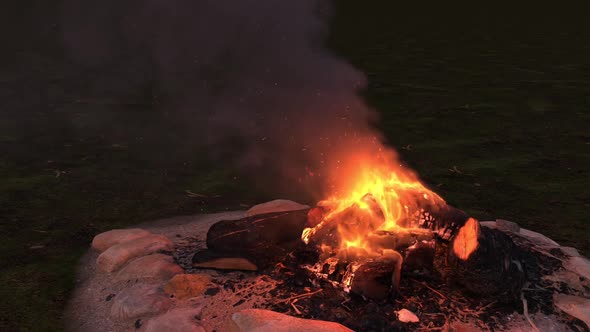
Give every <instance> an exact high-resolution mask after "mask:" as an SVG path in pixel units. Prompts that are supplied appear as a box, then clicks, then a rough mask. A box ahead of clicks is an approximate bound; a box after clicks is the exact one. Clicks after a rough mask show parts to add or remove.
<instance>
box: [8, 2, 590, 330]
mask: <svg viewBox="0 0 590 332" xmlns="http://www.w3.org/2000/svg"><path fill="white" fill-rule="evenodd" d="M29 2H31V1H29ZM39 3H43V5H39V4H37V7H35V8H37V10H39V11H40V12H42V13H44V14H43V15H42V18H39V19H40V20H41V21H40V23H39V24H40V26H41V25H42V24H41V23H43V24H45V25H46V26H51V24H50V23H52V21H51V20H54V19H55V18H54V17H53V16H52V15H51V12H52V11H51V10H50V9H47V8H45V9H43V8H44V7H43V6H49V7H50V6H51V5H49V4H48V3H49V2H39ZM39 6H41V7H39ZM478 6H479V4H478ZM39 8H41V9H43V10H40V9H39ZM461 8H462V9H461V10H456V9H454V8H442V7H441V8H431V7H429V8H428V10H426V7H424V6H420V4H415V5H412V4H399V3H394V2H391V1H372V2H371V3H363V4H362V5H361V4H360V3H359V2H358V1H353V0H339V1H337V6H336V7H335V15H334V20H333V24H332V30H331V34H330V36H329V40H328V45H329V47H330V48H331V49H332V50H333V52H335V53H336V54H338V55H340V56H342V57H344V58H345V59H346V60H347V61H349V62H350V63H351V64H352V65H354V66H355V67H357V68H358V69H359V70H361V71H362V72H364V73H366V75H367V77H368V82H369V84H368V87H367V89H366V90H365V91H363V96H364V97H365V99H366V100H367V102H368V103H369V104H370V105H371V106H372V107H374V108H375V109H376V110H377V111H378V112H379V114H380V115H381V119H380V121H379V122H378V123H377V124H376V125H377V126H378V127H379V128H380V129H381V130H382V131H383V133H384V134H385V136H386V138H387V139H388V140H389V141H390V142H391V144H392V145H394V146H395V147H397V148H398V150H399V151H400V154H401V157H402V158H403V160H404V161H405V162H407V163H408V164H410V165H411V166H412V167H413V168H414V169H416V170H417V171H418V173H419V174H420V175H421V177H422V178H423V179H424V181H425V182H427V183H428V184H429V185H430V186H431V187H432V188H433V189H435V190H436V191H437V192H439V193H440V194H441V195H442V196H443V197H445V198H446V199H447V200H448V202H450V203H451V204H453V205H455V206H457V207H459V208H462V209H464V210H466V211H468V212H469V213H471V214H472V215H474V216H476V217H478V218H481V219H490V218H505V219H511V220H514V221H517V222H519V223H520V224H521V225H523V226H524V227H527V228H530V229H533V230H537V231H541V232H543V233H545V234H547V235H549V236H551V237H552V238H554V239H555V240H557V241H558V242H560V243H563V244H566V245H573V246H576V247H577V248H580V249H581V250H582V251H583V252H584V253H586V254H590V240H589V239H590V237H588V236H587V234H588V232H589V230H590V225H588V223H586V218H587V217H586V210H587V209H588V207H590V191H589V190H588V189H587V188H589V187H590V175H589V170H588V165H590V135H589V134H588V127H590V112H588V108H589V107H590V97H588V96H590V70H589V69H590V67H589V65H588V61H587V60H586V59H588V58H590V54H589V53H590V48H589V47H588V46H587V45H590V43H588V41H590V31H589V30H588V29H587V28H585V26H584V25H583V22H584V21H583V20H578V18H579V17H578V15H577V14H571V13H559V15H558V13H555V10H558V9H555V8H552V9H551V10H549V9H543V8H541V7H539V6H537V7H535V8H540V9H535V11H534V12H531V11H530V9H527V8H519V7H512V8H510V10H500V9H495V10H496V11H494V10H491V9H490V8H487V9H485V10H480V9H477V8H469V7H461ZM531 8H532V7H531ZM543 10H545V11H543ZM580 12H581V13H583V11H580ZM45 13H49V14H45ZM565 14H567V15H565ZM580 15H581V14H580ZM43 20H46V21H43ZM24 22H25V23H26V20H25V21H24ZM3 24H13V25H15V26H18V24H23V23H22V22H21V21H20V20H19V21H18V22H14V21H11V20H10V19H7V20H3ZM45 25H43V26H45ZM14 29H15V28H14V27H13V26H10V27H9V28H6V29H3V30H5V31H12V30H14ZM24 33H25V36H24V37H23V36H21V37H19V38H18V40H16V41H14V45H16V46H14V52H13V54H14V55H15V56H14V57H11V56H10V54H11V53H10V52H4V53H3V55H2V56H3V58H2V61H1V64H2V68H0V69H1V70H2V73H3V74H6V75H5V77H8V78H9V79H8V80H7V81H6V80H2V81H0V98H1V100H3V101H4V102H5V103H4V104H5V105H4V107H3V109H2V112H3V113H2V115H3V120H2V121H1V122H0V149H1V151H2V154H1V155H0V216H1V219H0V285H2V286H0V312H2V315H0V330H2V331H12V330H22V331H37V330H39V331H53V330H60V329H61V328H62V322H61V314H62V310H63V307H64V305H65V303H66V301H67V298H68V296H69V292H70V291H71V289H72V287H73V285H74V279H75V268H76V262H77V260H78V259H79V257H80V255H81V254H82V253H83V252H84V251H85V250H86V249H87V248H88V245H89V243H90V241H91V239H92V237H93V236H94V235H95V234H97V233H98V232H101V231H104V230H107V229H111V228H114V227H124V226H128V225H133V224H136V223H139V222H141V221H145V220H149V219H154V218H160V217H165V216H172V215H178V214H191V213H198V212H208V211H214V210H222V209H235V208H238V207H239V206H240V204H243V203H246V204H251V203H252V202H255V201H259V200H262V199H264V198H268V197H269V195H265V194H264V193H260V192H257V191H256V190H252V189H251V188H254V186H253V185H252V184H250V183H248V180H247V178H245V177H243V176H240V174H239V173H237V171H236V170H235V169H233V168H232V167H231V165H228V164H226V163H219V162H218V163H211V162H205V161H203V160H202V158H200V156H201V155H202V153H204V151H199V150H198V149H197V148H196V147H194V146H191V145H190V144H187V142H190V137H183V136H182V135H180V134H177V131H175V130H174V127H173V124H167V123H166V121H164V120H163V119H162V118H161V117H160V115H159V114H158V113H157V112H154V111H153V110H152V109H151V108H150V107H151V106H150V105H152V101H151V100H149V98H147V97H145V96H143V95H141V93H138V96H131V97H129V99H130V100H131V101H133V103H131V104H130V105H116V104H115V105H110V104H108V103H107V104H100V103H98V104H97V103H92V102H86V103H77V102H73V100H74V99H85V100H89V101H92V100H104V99H106V100H112V99H113V98H115V97H118V96H114V97H113V96H110V95H109V92H108V91H107V92H104V93H103V94H98V95H97V94H92V93H90V92H89V90H85V88H84V86H85V84H80V83H81V82H86V81H88V80H89V77H90V78H91V76H89V77H84V76H83V75H80V74H79V73H72V72H70V69H69V64H68V63H66V62H65V61H64V60H63V56H62V55H61V53H60V51H59V50H56V46H55V45H53V44H52V43H51V38H46V35H42V36H39V35H37V34H36V32H35V31H29V30H26V31H25V32H24ZM25 37H26V38H25ZM21 39H22V40H21ZM31 45H33V46H31ZM24 63H26V64H30V63H32V64H34V66H33V68H34V69H35V70H34V72H29V70H30V66H28V65H23V64H24ZM88 75H90V74H88ZM139 90H141V89H139V88H138V91H139ZM115 99H116V98H115ZM134 103H136V104H139V106H133V104H134ZM142 105H144V106H145V105H147V107H144V106H142ZM96 114H100V115H101V116H100V117H97V116H96ZM162 124H167V125H170V128H168V129H164V130H163V131H161V132H157V133H156V134H155V135H154V134H150V133H152V132H153V130H154V129H155V128H156V129H159V130H162ZM140 138H141V139H140ZM169 146H176V147H178V150H175V151H174V154H173V155H171V154H170V149H169V148H168V147H169ZM185 190H190V191H192V192H195V193H200V194H205V195H208V196H209V198H206V199H199V198H192V197H189V196H187V195H186V193H185ZM218 195H219V196H221V197H215V196H218Z"/></svg>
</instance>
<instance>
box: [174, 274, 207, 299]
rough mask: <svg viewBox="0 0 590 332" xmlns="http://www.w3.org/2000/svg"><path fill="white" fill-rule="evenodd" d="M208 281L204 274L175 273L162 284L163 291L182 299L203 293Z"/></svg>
mask: <svg viewBox="0 0 590 332" xmlns="http://www.w3.org/2000/svg"><path fill="white" fill-rule="evenodd" d="M210 282H211V278H210V277H209V275H206V274H177V275H175V276H174V277H173V278H172V279H170V280H169V281H168V282H167V283H166V284H165V285H164V292H166V294H169V295H174V297H176V298H177V299H179V300H184V299H188V298H192V297H197V296H200V295H203V293H205V290H206V289H207V286H208V285H209V283H210Z"/></svg>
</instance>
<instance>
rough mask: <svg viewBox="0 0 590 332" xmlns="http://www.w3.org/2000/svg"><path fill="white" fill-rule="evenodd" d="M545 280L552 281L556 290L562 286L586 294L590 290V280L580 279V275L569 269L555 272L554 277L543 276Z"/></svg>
mask: <svg viewBox="0 0 590 332" xmlns="http://www.w3.org/2000/svg"><path fill="white" fill-rule="evenodd" d="M542 278H543V280H545V281H551V282H553V283H555V284H554V287H555V288H557V289H558V288H559V287H560V285H561V284H566V285H567V286H568V287H569V288H571V289H575V290H577V291H578V292H580V293H584V292H586V291H587V290H588V289H590V280H589V279H587V278H580V275H579V274H577V273H575V272H573V271H570V270H568V269H563V270H562V269H560V270H558V271H555V272H553V274H552V275H548V276H543V277H542Z"/></svg>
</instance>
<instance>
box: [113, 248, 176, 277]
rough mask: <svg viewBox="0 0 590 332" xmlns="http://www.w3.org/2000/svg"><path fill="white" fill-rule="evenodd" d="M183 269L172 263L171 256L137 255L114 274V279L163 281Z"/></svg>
mask: <svg viewBox="0 0 590 332" xmlns="http://www.w3.org/2000/svg"><path fill="white" fill-rule="evenodd" d="M183 272H184V270H183V269H182V268H181V267H180V266H178V265H176V264H175V263H174V259H173V258H172V257H171V256H168V255H163V254H152V255H148V256H144V257H139V258H136V259H134V260H132V261H131V262H129V264H127V265H125V266H124V267H123V268H122V269H121V270H120V271H119V272H118V273H117V275H116V277H115V280H116V281H125V280H135V279H152V280H159V281H165V280H168V279H170V278H172V276H174V275H176V274H180V273H183Z"/></svg>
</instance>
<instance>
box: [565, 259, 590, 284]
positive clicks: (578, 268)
mask: <svg viewBox="0 0 590 332" xmlns="http://www.w3.org/2000/svg"><path fill="white" fill-rule="evenodd" d="M563 267H565V268H566V269H568V270H570V271H572V272H574V273H576V274H578V275H579V276H582V277H584V278H586V279H590V261H589V260H588V259H586V258H584V257H570V258H569V259H568V260H567V261H565V262H564V263H563Z"/></svg>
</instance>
